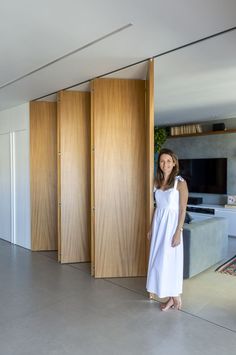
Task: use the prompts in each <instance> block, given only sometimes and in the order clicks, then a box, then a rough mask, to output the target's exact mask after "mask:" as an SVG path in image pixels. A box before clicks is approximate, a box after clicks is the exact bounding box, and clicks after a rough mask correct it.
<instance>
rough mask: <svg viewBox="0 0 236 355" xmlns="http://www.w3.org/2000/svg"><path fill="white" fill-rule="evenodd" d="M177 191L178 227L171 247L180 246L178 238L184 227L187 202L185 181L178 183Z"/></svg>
mask: <svg viewBox="0 0 236 355" xmlns="http://www.w3.org/2000/svg"><path fill="white" fill-rule="evenodd" d="M178 190H179V218H178V225H177V227H176V231H175V234H174V236H173V239H172V247H175V246H177V245H179V244H180V236H181V232H182V230H183V225H184V219H185V214H186V207H187V202H188V187H187V184H186V181H185V180H183V181H179V182H178Z"/></svg>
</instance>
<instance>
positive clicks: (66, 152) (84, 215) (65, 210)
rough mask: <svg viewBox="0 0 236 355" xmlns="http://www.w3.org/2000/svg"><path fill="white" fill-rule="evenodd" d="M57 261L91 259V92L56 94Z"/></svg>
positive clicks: (67, 261)
mask: <svg viewBox="0 0 236 355" xmlns="http://www.w3.org/2000/svg"><path fill="white" fill-rule="evenodd" d="M59 122H60V129H59V135H60V138H59V141H60V147H59V150H60V175H59V176H60V190H58V191H59V193H60V196H59V203H61V206H60V209H59V210H58V211H59V213H60V216H59V221H60V226H59V227H60V231H59V234H60V261H61V262H62V263H69V262H83V261H89V260H90V93H88V92H78V91H66V92H61V93H60V95H59Z"/></svg>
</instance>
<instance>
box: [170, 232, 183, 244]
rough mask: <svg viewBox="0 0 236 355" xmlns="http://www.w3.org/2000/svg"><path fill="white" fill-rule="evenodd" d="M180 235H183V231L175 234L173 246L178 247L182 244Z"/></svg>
mask: <svg viewBox="0 0 236 355" xmlns="http://www.w3.org/2000/svg"><path fill="white" fill-rule="evenodd" d="M180 235H181V231H177V232H175V234H174V236H173V238H172V242H171V246H172V247H173V248H174V247H177V246H178V245H179V244H180Z"/></svg>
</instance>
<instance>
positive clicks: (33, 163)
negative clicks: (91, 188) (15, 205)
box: [30, 101, 57, 251]
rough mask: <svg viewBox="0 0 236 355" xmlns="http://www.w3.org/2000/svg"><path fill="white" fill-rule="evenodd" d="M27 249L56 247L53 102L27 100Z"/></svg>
mask: <svg viewBox="0 0 236 355" xmlns="http://www.w3.org/2000/svg"><path fill="white" fill-rule="evenodd" d="M30 191H31V193H30V195H31V203H30V204H31V248H32V250H35V251H38V250H56V249H57V104H56V103H55V102H43V101H37V102H36V101H35V102H31V103H30Z"/></svg>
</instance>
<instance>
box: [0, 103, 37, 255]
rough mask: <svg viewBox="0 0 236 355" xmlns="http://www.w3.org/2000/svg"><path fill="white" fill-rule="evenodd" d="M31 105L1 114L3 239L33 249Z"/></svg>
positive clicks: (0, 221)
mask: <svg viewBox="0 0 236 355" xmlns="http://www.w3.org/2000/svg"><path fill="white" fill-rule="evenodd" d="M29 174H30V172H29V104H28V103H27V104H24V105H20V106H17V107H14V108H12V109H9V110H5V111H1V112H0V196H1V198H0V238H2V239H5V240H7V241H10V242H12V243H14V244H17V245H20V246H22V247H24V248H28V249H30V248H31V237H30V175H29Z"/></svg>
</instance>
